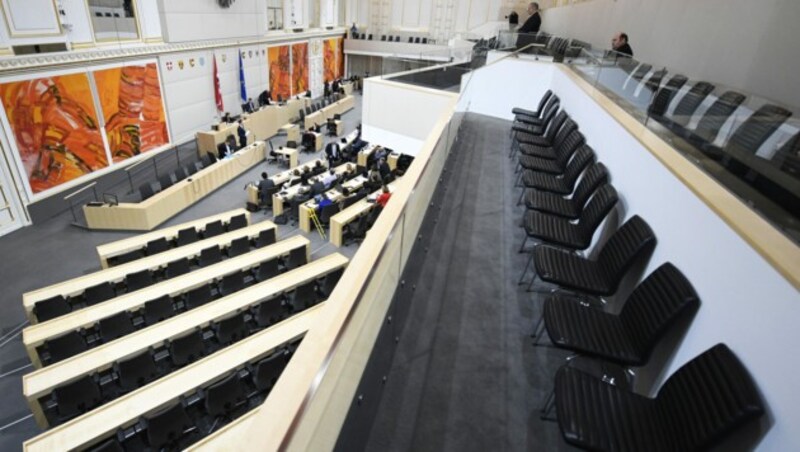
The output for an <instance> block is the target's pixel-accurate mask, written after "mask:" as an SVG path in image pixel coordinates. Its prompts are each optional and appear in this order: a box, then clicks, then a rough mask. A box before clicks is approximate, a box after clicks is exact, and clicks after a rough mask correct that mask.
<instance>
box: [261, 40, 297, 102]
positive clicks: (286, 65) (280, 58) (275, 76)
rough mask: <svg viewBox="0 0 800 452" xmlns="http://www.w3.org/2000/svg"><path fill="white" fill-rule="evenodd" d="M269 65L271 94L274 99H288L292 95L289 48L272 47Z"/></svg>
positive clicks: (268, 53) (268, 58)
mask: <svg viewBox="0 0 800 452" xmlns="http://www.w3.org/2000/svg"><path fill="white" fill-rule="evenodd" d="M267 64H268V65H269V92H270V94H272V99H273V100H277V99H278V96H280V97H281V98H282V99H288V98H289V97H290V96H291V95H292V92H291V67H290V62H289V46H277V47H270V48H269V50H268V51H267Z"/></svg>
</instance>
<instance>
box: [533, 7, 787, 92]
mask: <svg viewBox="0 0 800 452" xmlns="http://www.w3.org/2000/svg"><path fill="white" fill-rule="evenodd" d="M798 18H800V2H798V1H795V0H763V1H759V2H755V3H754V2H752V1H749V0H705V1H702V2H699V1H696V0H671V1H659V0H592V1H589V2H583V3H578V4H575V5H571V6H568V7H561V8H553V9H550V10H546V11H544V14H543V18H542V29H543V30H545V31H547V32H549V33H553V34H555V35H560V36H567V37H574V38H578V39H581V40H584V41H587V42H590V43H592V44H593V45H594V46H601V47H602V48H608V47H610V44H611V43H610V40H611V36H612V35H613V34H614V33H615V32H616V31H619V30H622V31H625V32H627V33H628V35H629V36H630V39H631V47H633V51H634V54H635V56H636V58H637V59H641V60H642V61H647V62H649V63H653V65H654V66H666V67H667V68H668V69H670V70H671V71H677V72H682V73H685V74H686V75H687V76H689V77H690V78H699V79H706V80H709V81H711V82H719V83H723V84H727V85H730V86H733V87H736V88H740V89H744V90H747V91H750V92H753V93H758V94H761V95H764V96H766V97H769V98H772V99H775V100H779V101H782V102H785V103H787V104H789V105H792V106H800V90H797V89H796V86H795V82H794V81H795V79H796V77H792V76H787V75H788V74H797V73H800V59H798V58H797V38H798V34H797V30H798V29H797V19H798Z"/></svg>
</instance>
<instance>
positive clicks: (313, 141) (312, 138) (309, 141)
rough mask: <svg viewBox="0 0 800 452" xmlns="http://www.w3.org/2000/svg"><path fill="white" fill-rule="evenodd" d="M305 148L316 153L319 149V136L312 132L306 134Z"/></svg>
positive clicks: (304, 134)
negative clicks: (317, 148)
mask: <svg viewBox="0 0 800 452" xmlns="http://www.w3.org/2000/svg"><path fill="white" fill-rule="evenodd" d="M302 143H303V147H304V148H306V149H307V150H309V151H316V147H317V136H316V135H314V134H313V133H311V132H304V133H303V141H302Z"/></svg>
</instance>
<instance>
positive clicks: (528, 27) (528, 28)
mask: <svg viewBox="0 0 800 452" xmlns="http://www.w3.org/2000/svg"><path fill="white" fill-rule="evenodd" d="M528 14H530V17H528V20H526V21H525V23H524V24H522V26H521V27H519V28H518V29H517V33H519V35H518V36H517V49H520V48H522V47H525V46H526V45H528V44H530V43H532V42H533V35H534V34H536V33H539V29H540V28H541V27H542V16H540V15H539V4H538V3H536V2H533V3H531V4H529V5H528Z"/></svg>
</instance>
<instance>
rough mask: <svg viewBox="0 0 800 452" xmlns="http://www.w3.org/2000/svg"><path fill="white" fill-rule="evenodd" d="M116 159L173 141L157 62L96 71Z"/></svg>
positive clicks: (98, 92)
mask: <svg viewBox="0 0 800 452" xmlns="http://www.w3.org/2000/svg"><path fill="white" fill-rule="evenodd" d="M94 80H95V83H96V84H97V95H98V97H99V99H100V106H101V108H102V110H103V118H104V119H105V130H106V138H107V139H108V147H109V150H110V151H111V158H112V159H113V160H114V162H120V161H123V160H125V159H127V158H130V157H133V156H134V155H139V154H142V153H144V152H147V151H149V150H151V149H155V148H158V147H160V146H163V145H165V144H168V143H169V135H168V134H167V121H166V114H165V113H164V104H163V102H162V100H161V86H160V85H159V79H158V67H157V66H156V63H148V64H141V65H131V66H122V67H117V68H111V69H103V70H99V71H95V72H94Z"/></svg>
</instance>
